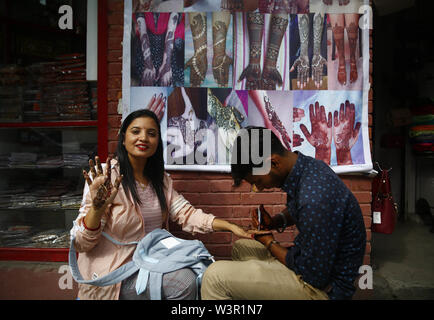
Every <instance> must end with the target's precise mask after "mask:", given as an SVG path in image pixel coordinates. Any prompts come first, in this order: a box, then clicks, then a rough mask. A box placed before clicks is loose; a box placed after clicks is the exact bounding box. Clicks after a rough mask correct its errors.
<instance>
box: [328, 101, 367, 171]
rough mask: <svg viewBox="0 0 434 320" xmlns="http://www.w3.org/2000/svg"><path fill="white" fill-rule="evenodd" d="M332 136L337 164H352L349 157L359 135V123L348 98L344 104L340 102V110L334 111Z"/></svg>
mask: <svg viewBox="0 0 434 320" xmlns="http://www.w3.org/2000/svg"><path fill="white" fill-rule="evenodd" d="M333 120H334V121H333V122H334V130H333V138H334V140H335V145H336V159H337V163H338V165H348V164H353V161H352V158H351V148H352V147H353V146H354V144H355V143H356V141H357V139H358V137H359V131H360V127H361V123H360V122H357V123H356V126H355V127H354V122H355V121H356V111H355V107H354V104H353V103H350V102H349V101H348V100H347V101H345V105H344V104H343V103H341V107H340V111H339V113H338V111H335V112H334V116H333Z"/></svg>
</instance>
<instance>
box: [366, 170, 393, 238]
mask: <svg viewBox="0 0 434 320" xmlns="http://www.w3.org/2000/svg"><path fill="white" fill-rule="evenodd" d="M377 165H378V163H377ZM378 167H379V168H380V171H379V173H378V174H377V176H376V177H375V178H374V179H373V181H372V231H373V232H378V233H385V234H391V233H392V232H393V230H394V229H395V225H396V221H397V218H398V210H397V205H396V203H395V201H393V197H392V190H391V187H390V177H389V171H390V170H392V168H390V169H389V170H383V169H381V167H380V166H379V165H378Z"/></svg>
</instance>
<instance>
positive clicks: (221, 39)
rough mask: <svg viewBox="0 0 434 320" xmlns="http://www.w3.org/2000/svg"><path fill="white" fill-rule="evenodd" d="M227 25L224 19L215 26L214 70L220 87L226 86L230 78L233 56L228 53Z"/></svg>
mask: <svg viewBox="0 0 434 320" xmlns="http://www.w3.org/2000/svg"><path fill="white" fill-rule="evenodd" d="M227 32H228V30H227V26H226V24H225V23H224V22H223V21H216V22H215V23H214V26H213V50H214V56H213V61H212V72H213V75H214V79H215V80H216V82H217V84H218V86H219V87H226V86H227V84H228V80H229V67H230V66H231V65H232V62H233V60H232V58H231V57H229V56H228V55H227V54H226V35H227Z"/></svg>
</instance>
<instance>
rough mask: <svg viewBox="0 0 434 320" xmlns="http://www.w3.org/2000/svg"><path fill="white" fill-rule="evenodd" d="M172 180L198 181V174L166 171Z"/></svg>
mask: <svg viewBox="0 0 434 320" xmlns="http://www.w3.org/2000/svg"><path fill="white" fill-rule="evenodd" d="M168 173H169V174H170V177H171V178H172V180H179V179H181V180H195V179H199V175H200V173H199V172H194V171H168Z"/></svg>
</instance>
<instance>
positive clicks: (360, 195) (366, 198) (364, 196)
mask: <svg viewBox="0 0 434 320" xmlns="http://www.w3.org/2000/svg"><path fill="white" fill-rule="evenodd" d="M353 194H354V196H355V197H356V199H357V201H358V202H359V203H360V204H362V203H371V202H372V196H371V192H370V191H353Z"/></svg>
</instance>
